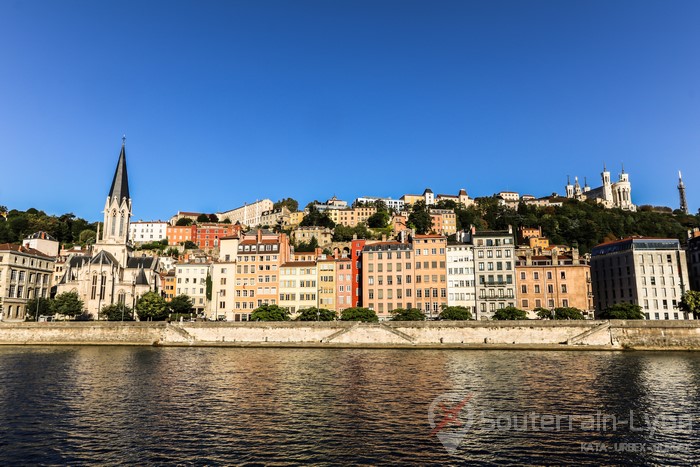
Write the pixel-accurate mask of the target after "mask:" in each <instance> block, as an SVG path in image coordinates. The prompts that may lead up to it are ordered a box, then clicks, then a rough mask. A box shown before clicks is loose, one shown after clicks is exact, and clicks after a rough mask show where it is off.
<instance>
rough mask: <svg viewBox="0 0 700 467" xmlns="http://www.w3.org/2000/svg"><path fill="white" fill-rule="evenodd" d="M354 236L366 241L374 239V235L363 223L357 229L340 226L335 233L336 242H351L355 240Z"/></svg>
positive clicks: (334, 239) (336, 227)
mask: <svg viewBox="0 0 700 467" xmlns="http://www.w3.org/2000/svg"><path fill="white" fill-rule="evenodd" d="M353 236H357V238H359V239H366V240H370V239H372V238H374V234H373V233H372V232H371V231H370V230H369V229H368V228H367V226H366V225H365V224H363V223H360V224H357V225H356V226H355V227H347V226H345V225H342V224H338V225H336V226H335V229H334V231H333V241H334V242H349V241H350V240H352V239H353Z"/></svg>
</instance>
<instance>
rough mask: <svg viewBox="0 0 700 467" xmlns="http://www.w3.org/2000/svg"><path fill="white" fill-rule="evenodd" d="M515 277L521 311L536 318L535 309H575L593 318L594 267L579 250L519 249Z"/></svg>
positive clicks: (518, 304)
mask: <svg viewBox="0 0 700 467" xmlns="http://www.w3.org/2000/svg"><path fill="white" fill-rule="evenodd" d="M515 276H516V280H517V292H518V293H517V296H518V303H517V306H518V308H520V309H522V310H525V311H527V312H528V314H529V315H530V316H529V317H530V318H536V317H537V315H536V313H535V309H536V308H546V309H548V310H551V309H553V308H559V307H563V308H566V307H573V308H578V309H579V310H581V311H583V313H584V316H586V317H588V318H591V319H592V318H593V293H592V289H591V267H590V262H589V260H588V258H586V257H580V256H579V254H578V250H577V249H572V250H570V251H568V252H567V251H559V249H557V248H552V249H549V250H540V249H533V248H529V247H528V248H518V250H517V251H516V262H515Z"/></svg>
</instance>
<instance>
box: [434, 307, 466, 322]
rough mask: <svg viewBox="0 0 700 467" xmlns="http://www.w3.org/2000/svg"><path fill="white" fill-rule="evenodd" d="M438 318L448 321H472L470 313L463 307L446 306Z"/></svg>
mask: <svg viewBox="0 0 700 467" xmlns="http://www.w3.org/2000/svg"><path fill="white" fill-rule="evenodd" d="M438 318H439V319H444V320H450V321H466V320H470V319H472V312H471V311H469V309H468V308H466V307H463V306H447V307H445V308H443V309H442V311H441V312H440V316H438Z"/></svg>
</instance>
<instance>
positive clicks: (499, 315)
mask: <svg viewBox="0 0 700 467" xmlns="http://www.w3.org/2000/svg"><path fill="white" fill-rule="evenodd" d="M493 319H495V320H499V321H502V320H520V319H527V313H526V312H524V311H523V310H521V309H519V308H515V307H514V306H507V307H505V308H501V309H499V310H496V312H495V313H494V314H493Z"/></svg>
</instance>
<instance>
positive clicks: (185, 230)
mask: <svg viewBox="0 0 700 467" xmlns="http://www.w3.org/2000/svg"><path fill="white" fill-rule="evenodd" d="M165 235H166V237H167V238H168V245H180V244H181V243H185V242H195V241H196V240H197V225H196V224H192V225H169V226H167V227H166V229H165Z"/></svg>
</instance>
